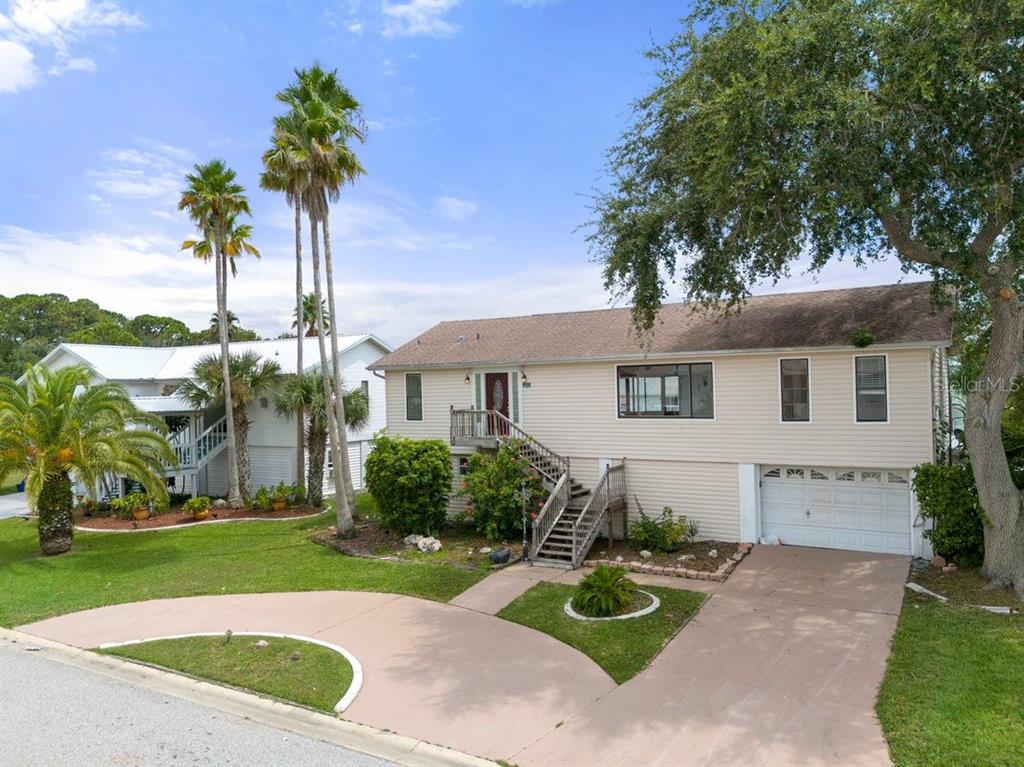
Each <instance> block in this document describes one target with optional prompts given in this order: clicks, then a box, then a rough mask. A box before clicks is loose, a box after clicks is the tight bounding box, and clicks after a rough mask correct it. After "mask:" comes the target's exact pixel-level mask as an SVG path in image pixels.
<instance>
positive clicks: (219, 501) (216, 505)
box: [213, 498, 228, 509]
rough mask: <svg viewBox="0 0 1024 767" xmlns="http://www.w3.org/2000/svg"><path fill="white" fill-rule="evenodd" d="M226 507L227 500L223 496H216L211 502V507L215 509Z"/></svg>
mask: <svg viewBox="0 0 1024 767" xmlns="http://www.w3.org/2000/svg"><path fill="white" fill-rule="evenodd" d="M227 507H228V502H227V501H225V500H224V499H223V498H218V499H217V500H216V501H214V502H213V508H215V509H226V508H227Z"/></svg>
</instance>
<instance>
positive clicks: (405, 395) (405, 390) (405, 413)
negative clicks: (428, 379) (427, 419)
mask: <svg viewBox="0 0 1024 767" xmlns="http://www.w3.org/2000/svg"><path fill="white" fill-rule="evenodd" d="M409 376H419V377H420V417H419V418H409ZM425 404H426V397H424V396H423V373H420V372H416V371H409V372H408V373H406V374H405V375H404V376H403V377H402V419H403V422H404V423H423V418H424V415H425V411H426V408H425V407H424V405H425Z"/></svg>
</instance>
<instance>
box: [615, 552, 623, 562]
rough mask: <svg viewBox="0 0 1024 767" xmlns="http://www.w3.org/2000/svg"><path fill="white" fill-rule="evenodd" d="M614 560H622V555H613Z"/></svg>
mask: <svg viewBox="0 0 1024 767" xmlns="http://www.w3.org/2000/svg"><path fill="white" fill-rule="evenodd" d="M615 561H616V562H621V561H622V555H621V554H619V555H618V556H617V557H615Z"/></svg>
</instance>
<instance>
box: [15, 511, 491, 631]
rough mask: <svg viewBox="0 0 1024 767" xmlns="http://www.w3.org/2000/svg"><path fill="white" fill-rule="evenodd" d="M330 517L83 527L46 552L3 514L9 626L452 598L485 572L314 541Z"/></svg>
mask: <svg viewBox="0 0 1024 767" xmlns="http://www.w3.org/2000/svg"><path fill="white" fill-rule="evenodd" d="M332 521H333V519H332V517H331V515H330V514H322V515H319V516H317V517H314V518H306V519H299V520H295V521H288V522H232V523H228V524H216V525H200V526H197V527H189V528H184V529H181V530H173V531H166V530H164V531H159V532H145V533H76V534H75V541H74V547H73V549H72V551H71V552H70V553H68V554H62V555H61V556H58V557H43V556H42V555H40V554H39V547H38V543H37V539H36V525H35V522H34V521H32V522H25V521H23V520H20V519H12V520H4V521H0V626H17V625H21V624H23V623H29V622H31V621H35V620H40V619H42V618H48V617H50V616H53V615H60V614H62V613H68V612H72V611H75V610H84V609H86V608H90V607H100V606H103V605H109V604H119V603H123V602H135V601H140V600H145V599H160V598H165V597H182V596H193V595H197V594H243V593H257V592H269V591H313V590H319V589H338V590H346V591H380V592H392V593H396V594H408V595H410V596H416V597H423V598H425V599H434V600H438V601H447V600H449V599H451V598H452V597H454V596H456V595H457V594H459V593H461V592H462V591H464V590H465V589H467V588H469V587H470V586H472V585H473V584H474V583H476V582H477V581H479V580H480V579H481V578H482V577H483V574H482V573H477V572H472V571H469V570H460V569H456V568H453V567H445V566H443V565H435V564H429V563H424V564H403V563H395V562H380V561H375V560H367V559H358V558H355V557H346V556H343V555H341V554H339V553H337V552H336V551H333V550H332V549H329V548H327V547H326V546H319V545H317V544H315V543H311V542H310V541H309V536H310V535H312V534H313V533H314V532H316V531H318V530H321V529H323V528H325V527H328V526H329V525H330V524H331V522H332Z"/></svg>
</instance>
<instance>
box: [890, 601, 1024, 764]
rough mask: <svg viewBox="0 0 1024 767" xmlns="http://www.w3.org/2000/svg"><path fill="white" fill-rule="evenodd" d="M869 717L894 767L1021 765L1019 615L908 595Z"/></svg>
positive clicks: (1023, 650)
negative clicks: (876, 721) (873, 715)
mask: <svg viewBox="0 0 1024 767" xmlns="http://www.w3.org/2000/svg"><path fill="white" fill-rule="evenodd" d="M877 711H878V716H879V718H880V719H881V721H882V728H883V730H884V731H885V736H886V739H887V740H888V741H889V751H890V754H891V755H892V760H893V763H894V764H895V765H896V767H932V765H939V764H948V765H971V767H1019V765H1022V764H1024V615H1014V616H1006V615H993V614H991V613H986V612H984V611H982V610H977V609H974V608H970V607H958V606H951V605H944V604H940V603H938V602H936V601H934V600H932V599H931V598H925V597H920V596H917V595H913V594H908V595H907V596H906V598H905V599H904V603H903V612H902V614H901V615H900V620H899V625H898V626H897V628H896V635H895V637H894V638H893V645H892V654H891V655H890V657H889V665H888V669H887V671H886V675H885V680H884V681H883V683H882V689H881V692H880V694H879V699H878V705H877Z"/></svg>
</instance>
